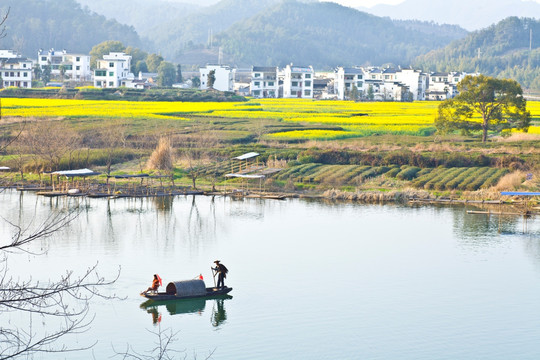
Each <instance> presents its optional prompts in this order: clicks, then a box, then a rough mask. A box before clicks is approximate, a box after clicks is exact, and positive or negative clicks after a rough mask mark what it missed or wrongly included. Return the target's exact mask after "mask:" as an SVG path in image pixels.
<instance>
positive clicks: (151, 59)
mask: <svg viewBox="0 0 540 360" xmlns="http://www.w3.org/2000/svg"><path fill="white" fill-rule="evenodd" d="M162 62H163V56H161V55H158V54H150V55H148V56H147V57H146V66H148V71H149V72H152V73H155V72H157V71H158V67H159V65H160V64H161V63H162Z"/></svg>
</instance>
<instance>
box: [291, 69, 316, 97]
mask: <svg viewBox="0 0 540 360" xmlns="http://www.w3.org/2000/svg"><path fill="white" fill-rule="evenodd" d="M314 75H315V71H314V70H313V67H312V66H295V65H293V64H290V65H287V66H286V67H285V69H284V70H283V97H284V98H302V99H313V78H314Z"/></svg>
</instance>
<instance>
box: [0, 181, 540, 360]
mask: <svg viewBox="0 0 540 360" xmlns="http://www.w3.org/2000/svg"><path fill="white" fill-rule="evenodd" d="M73 201H74V200H73V199H71V200H69V199H64V198H58V199H47V198H43V197H36V196H35V195H33V194H29V193H26V194H21V193H18V192H15V191H6V192H3V193H1V194H0V216H2V217H3V218H4V219H6V220H9V221H11V222H14V223H20V224H23V225H24V226H29V227H32V226H36V225H37V224H39V223H40V221H42V220H43V219H44V218H45V217H46V216H47V215H48V214H50V213H54V212H56V211H59V210H60V209H64V208H65V207H66V206H67V205H68V203H69V202H71V203H72V202H73ZM82 204H83V205H85V210H84V212H83V213H82V214H81V215H80V216H79V217H78V218H77V219H76V220H75V221H74V222H73V223H72V224H71V225H70V226H69V227H68V228H67V229H65V231H62V232H60V233H58V234H56V236H54V237H53V238H51V239H49V240H48V241H46V242H40V243H39V244H38V243H35V244H34V245H33V247H32V248H31V250H33V251H39V252H44V254H42V255H31V254H10V255H9V258H8V267H9V269H10V272H11V274H16V276H20V277H21V278H28V277H29V276H32V278H33V279H36V280H37V279H42V280H47V279H50V278H53V279H54V278H57V277H58V276H59V275H60V274H62V273H64V272H65V271H66V270H67V269H73V270H75V272H76V273H82V272H84V270H86V269H87V268H88V267H89V266H92V265H94V264H96V263H99V265H98V266H99V273H100V274H101V275H103V276H106V277H114V275H115V274H116V272H117V270H118V268H119V267H120V268H121V273H120V278H119V279H118V281H117V282H116V283H115V284H114V286H113V287H112V288H110V289H106V292H111V293H112V292H114V293H116V294H117V295H119V296H122V297H126V299H125V300H103V299H94V300H92V303H91V307H92V308H91V311H92V314H95V319H94V321H93V323H92V327H91V329H90V331H89V332H87V333H85V334H81V335H77V336H73V337H71V338H68V339H65V342H66V344H68V345H79V346H84V345H87V344H89V343H92V342H93V341H97V344H96V345H95V346H94V347H93V348H92V350H89V351H85V352H79V353H68V354H65V355H62V356H58V354H55V355H54V356H46V355H43V356H37V357H36V358H38V359H41V358H43V359H58V358H65V359H92V358H96V359H106V358H110V357H111V356H112V355H114V350H113V348H114V349H117V350H118V351H121V350H124V349H125V348H126V344H130V345H131V346H132V347H133V349H135V350H136V351H138V352H140V353H144V352H145V351H147V350H150V349H152V348H153V347H154V346H155V341H156V338H155V336H154V335H152V333H151V332H156V331H158V330H159V329H160V328H161V329H162V330H171V331H174V332H178V334H177V336H176V337H177V339H178V340H177V341H176V342H175V343H174V348H176V349H178V350H182V351H184V352H183V353H182V354H185V355H187V357H188V358H194V357H195V356H196V357H197V358H205V357H206V356H207V355H208V354H209V353H210V352H212V351H213V352H214V353H213V355H212V359H538V358H539V357H540V224H539V223H540V221H538V220H537V219H536V220H535V219H532V220H529V221H528V222H527V224H526V225H527V231H526V232H524V231H523V230H524V225H525V224H524V221H523V220H522V219H521V218H515V217H507V218H503V219H501V220H499V218H498V217H487V216H483V215H467V214H466V210H467V208H464V207H431V206H422V207H412V206H394V205H385V206H379V205H356V204H343V203H340V204H330V203H322V202H308V201H302V200H287V201H275V200H255V199H244V200H234V199H230V198H222V197H216V198H211V197H196V198H194V197H176V198H174V199H142V200H141V199H137V200H127V199H117V200H106V199H83V200H82ZM12 231H13V228H11V227H10V226H9V225H8V224H7V222H5V221H0V236H2V237H8V236H10V234H11V233H12ZM216 259H219V260H221V261H222V262H223V263H224V264H225V265H227V267H228V268H229V271H230V272H229V275H228V278H227V280H226V284H227V285H229V286H232V287H233V288H234V290H233V291H232V292H231V294H230V295H232V298H228V299H221V300H207V301H202V300H197V301H189V302H180V303H171V304H169V305H168V306H165V305H161V306H157V307H150V308H141V307H140V306H141V304H142V303H143V302H144V299H143V298H142V297H140V296H139V293H140V292H141V291H142V290H143V289H146V287H148V286H149V285H150V283H151V280H152V275H153V274H154V273H158V274H160V275H161V277H162V278H163V280H164V281H165V282H168V281H173V280H184V279H191V278H194V277H195V276H197V275H198V274H199V273H202V274H203V276H204V277H205V280H206V282H207V285H210V284H211V283H213V281H212V276H211V272H210V266H211V265H212V262H213V261H214V260H216ZM7 316H11V317H14V318H10V321H17V320H16V315H14V314H11V315H6V317H7ZM158 319H159V322H157V324H154V322H155V321H156V320H158ZM2 322H4V320H2Z"/></svg>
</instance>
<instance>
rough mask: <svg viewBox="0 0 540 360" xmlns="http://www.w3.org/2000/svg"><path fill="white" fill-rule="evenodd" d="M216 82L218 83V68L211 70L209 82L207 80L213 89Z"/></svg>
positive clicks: (209, 86)
mask: <svg viewBox="0 0 540 360" xmlns="http://www.w3.org/2000/svg"><path fill="white" fill-rule="evenodd" d="M215 83H216V70H210V72H209V73H208V82H207V85H208V88H209V89H213V88H214V84H215Z"/></svg>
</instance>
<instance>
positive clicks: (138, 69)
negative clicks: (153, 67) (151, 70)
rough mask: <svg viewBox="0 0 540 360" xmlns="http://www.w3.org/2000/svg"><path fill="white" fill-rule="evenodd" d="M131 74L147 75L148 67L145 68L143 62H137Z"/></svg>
mask: <svg viewBox="0 0 540 360" xmlns="http://www.w3.org/2000/svg"><path fill="white" fill-rule="evenodd" d="M133 71H134V72H133V73H134V74H135V76H138V75H139V73H147V72H148V66H146V62H145V61H143V60H139V61H137V64H135V68H134V69H133Z"/></svg>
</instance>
